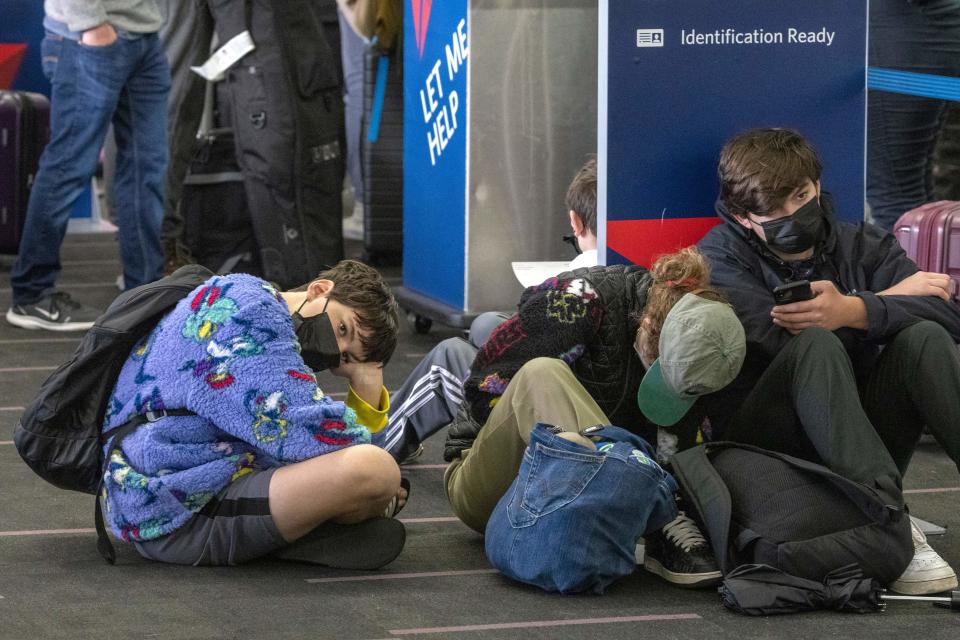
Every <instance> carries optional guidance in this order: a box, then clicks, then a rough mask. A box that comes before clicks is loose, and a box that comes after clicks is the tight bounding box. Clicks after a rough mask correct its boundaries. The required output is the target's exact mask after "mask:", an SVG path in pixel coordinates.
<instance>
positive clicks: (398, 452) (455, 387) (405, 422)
mask: <svg viewBox="0 0 960 640" xmlns="http://www.w3.org/2000/svg"><path fill="white" fill-rule="evenodd" d="M476 354H477V349H476V348H475V347H474V346H473V345H471V344H470V343H469V342H467V341H466V340H461V339H460V338H448V339H447V340H444V341H443V342H441V343H440V344H438V345H437V346H435V347H434V348H433V349H431V350H430V353H428V354H427V355H426V356H424V358H423V360H421V361H420V362H419V364H417V366H416V367H415V368H414V370H413V371H411V372H410V375H408V376H407V379H406V380H404V382H403V385H401V387H400V388H399V389H397V391H395V392H394V393H393V394H392V395H391V397H390V411H389V414H388V420H387V426H385V427H384V428H383V429H382V430H380V431H379V432H377V433H375V434H373V442H374V444H376V445H378V446H380V447H383V448H384V449H386V450H387V451H389V452H390V453H391V455H393V456H394V457H395V458H396V459H397V460H404V459H405V458H406V457H407V456H408V455H410V453H412V452H413V451H415V450H416V449H417V446H418V445H419V444H420V443H421V442H422V441H423V440H425V439H426V438H428V437H429V436H431V435H432V434H434V433H436V432H437V431H438V430H439V429H441V428H442V427H444V426H445V425H448V424H450V423H451V422H452V421H453V419H454V417H455V416H456V415H457V409H458V408H459V407H460V403H461V402H463V380H464V379H465V378H466V377H467V375H469V373H470V365H471V364H472V363H473V358H474V356H476Z"/></svg>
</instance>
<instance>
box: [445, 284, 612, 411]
mask: <svg viewBox="0 0 960 640" xmlns="http://www.w3.org/2000/svg"><path fill="white" fill-rule="evenodd" d="M601 302H602V301H601V300H600V299H599V298H598V296H597V294H596V292H595V291H594V289H593V286H592V285H591V284H590V282H588V281H587V280H585V279H583V278H564V279H558V278H548V279H547V280H546V281H544V282H543V283H542V284H540V285H538V286H536V287H530V288H528V289H527V290H526V291H524V293H523V297H522V298H521V299H520V306H519V311H518V313H516V314H514V315H513V316H512V317H511V318H510V319H509V320H507V321H506V322H504V323H503V324H501V325H500V326H499V327H497V328H496V330H494V332H493V333H492V334H490V338H489V339H488V340H487V341H486V343H484V345H483V346H482V347H481V348H480V350H479V351H478V352H477V356H476V358H475V359H474V361H473V365H472V366H471V367H470V377H469V378H468V379H467V381H466V382H465V383H464V393H465V399H466V401H467V402H468V403H469V406H470V413H471V414H472V416H473V418H474V419H475V420H476V421H477V422H478V423H480V424H483V423H484V422H485V421H486V419H487V416H489V415H490V411H491V409H493V406H494V405H495V404H496V403H497V401H498V400H499V399H500V396H501V395H503V392H504V391H505V390H506V388H507V385H508V384H509V383H510V380H511V379H512V378H513V376H514V375H516V373H517V371H519V370H520V367H522V366H523V365H524V364H526V363H527V362H528V361H530V360H532V359H533V358H537V357H541V356H546V357H552V358H560V359H561V360H563V361H564V362H566V363H567V364H568V365H571V364H573V363H574V361H576V360H577V359H578V358H579V357H580V356H582V355H583V353H584V352H585V351H586V348H587V345H588V344H589V343H590V342H591V341H592V340H593V339H594V336H595V335H596V333H597V329H598V328H599V327H600V322H601V320H602V318H603V306H602V304H601Z"/></svg>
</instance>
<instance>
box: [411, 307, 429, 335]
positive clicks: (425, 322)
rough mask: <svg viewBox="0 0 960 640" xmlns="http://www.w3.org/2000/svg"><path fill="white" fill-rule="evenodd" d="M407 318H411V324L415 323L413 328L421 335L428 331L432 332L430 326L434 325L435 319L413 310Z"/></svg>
mask: <svg viewBox="0 0 960 640" xmlns="http://www.w3.org/2000/svg"><path fill="white" fill-rule="evenodd" d="M407 320H409V321H410V324H412V325H413V330H414V331H416V332H417V333H419V334H420V335H426V334H427V333H430V327H432V326H433V320H431V319H430V318H425V317H423V316H421V315H418V314H415V313H413V312H409V313H408V314H407Z"/></svg>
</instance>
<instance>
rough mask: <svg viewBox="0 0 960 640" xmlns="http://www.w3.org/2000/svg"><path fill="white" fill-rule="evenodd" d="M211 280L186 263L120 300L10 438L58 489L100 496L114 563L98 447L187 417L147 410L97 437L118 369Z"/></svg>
mask: <svg viewBox="0 0 960 640" xmlns="http://www.w3.org/2000/svg"><path fill="white" fill-rule="evenodd" d="M212 276H213V273H211V272H210V271H208V270H207V269H205V268H204V267H201V266H198V265H189V266H186V267H183V268H181V269H178V270H177V271H176V272H174V273H173V274H172V275H170V276H167V277H166V278H163V279H161V280H158V281H156V282H152V283H150V284H145V285H142V286H140V287H136V288H135V289H131V290H129V291H125V292H124V293H122V294H120V295H119V296H117V298H116V299H115V300H114V301H113V302H112V303H111V304H110V306H109V307H108V308H107V310H106V311H105V312H104V313H103V315H102V316H100V317H99V318H97V321H96V323H95V324H94V325H93V327H92V328H91V329H90V330H89V331H87V333H86V334H84V336H83V338H81V340H80V344H79V346H78V347H77V350H76V351H75V352H74V354H73V357H72V358H71V359H70V360H69V361H67V362H66V363H64V364H62V365H61V366H60V367H59V368H58V369H57V370H56V371H54V372H53V374H52V375H51V376H50V377H49V378H47V380H46V381H45V382H44V383H43V385H42V386H41V387H40V391H39V392H38V393H37V396H36V398H34V400H33V402H31V403H30V405H29V406H28V407H27V408H26V410H25V411H24V412H23V415H22V416H21V417H20V421H19V422H18V423H17V427H16V430H15V431H14V434H13V441H14V444H15V445H16V447H17V451H18V452H19V453H20V457H21V458H23V460H24V462H26V463H27V465H28V466H29V467H30V468H31V469H33V471H34V472H35V473H36V474H37V475H39V476H40V477H41V478H43V479H44V480H46V481H47V482H50V483H51V484H53V485H55V486H57V487H59V488H61V489H69V490H72V491H82V492H84V493H90V494H94V495H97V501H96V505H95V510H96V514H95V517H96V522H97V532H98V534H99V536H100V540H99V541H98V547H99V548H100V551H101V554H103V555H104V557H105V558H106V559H107V560H108V561H110V562H111V563H112V562H113V558H114V554H113V548H112V546H111V545H110V542H109V540H108V539H107V538H106V534H105V530H104V528H103V520H102V514H101V512H100V504H99V500H100V496H99V493H100V484H101V482H102V474H103V469H104V457H103V445H104V444H105V443H106V442H107V440H109V439H110V438H114V444H115V445H119V443H120V441H121V440H122V439H123V438H124V437H126V435H128V434H129V433H131V432H132V431H133V430H134V429H136V428H137V427H138V426H140V425H141V424H144V423H145V422H149V421H153V420H157V419H159V418H160V417H162V416H164V415H191V414H192V412H191V411H188V410H185V409H178V410H170V411H165V412H162V413H160V414H155V413H148V414H145V415H141V416H136V417H134V418H133V419H131V420H130V421H128V422H126V423H125V424H123V425H121V426H119V427H116V428H115V429H111V430H110V431H108V432H106V433H103V434H101V432H100V431H101V428H102V426H103V420H104V416H105V415H106V410H107V403H108V402H109V401H110V395H111V394H112V393H113V387H114V385H115V384H116V381H117V376H118V375H119V374H120V369H121V368H122V367H123V364H124V362H126V360H127V357H128V356H129V355H130V351H131V350H132V349H133V346H134V345H135V344H136V343H137V341H138V340H140V339H141V338H143V337H144V336H146V335H147V334H149V333H150V331H152V330H153V328H154V327H156V325H157V324H158V323H159V322H160V319H161V318H162V317H163V316H164V315H165V314H166V313H167V312H168V311H170V310H171V309H172V308H173V307H174V306H176V304H177V303H178V302H180V301H181V300H182V299H183V298H184V297H185V296H186V295H187V294H188V293H190V292H191V291H192V290H193V289H195V288H197V287H198V286H200V285H201V284H202V283H203V282H205V281H206V280H207V279H208V278H210V277H212Z"/></svg>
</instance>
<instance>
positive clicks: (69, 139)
mask: <svg viewBox="0 0 960 640" xmlns="http://www.w3.org/2000/svg"><path fill="white" fill-rule="evenodd" d="M120 46H122V45H121V44H120V43H117V42H115V43H113V44H111V45H109V46H106V47H87V46H81V45H80V44H79V43H77V42H74V41H73V40H70V39H67V38H63V37H62V36H59V35H54V34H48V35H47V37H46V38H45V39H44V41H43V45H42V55H43V68H44V73H45V74H46V75H47V77H48V78H49V79H50V82H51V85H52V95H51V112H50V142H49V144H48V145H47V147H46V149H45V150H44V152H43V156H42V157H41V158H40V167H39V169H38V171H37V174H36V176H35V178H34V182H33V187H32V189H31V191H30V202H29V204H28V207H27V219H26V224H25V226H24V230H23V237H22V239H21V243H20V254H19V256H18V258H17V262H16V263H15V264H14V266H13V271H12V273H11V277H10V282H11V284H12V286H13V305H12V306H11V309H10V311H8V312H7V321H8V322H10V323H11V324H16V325H17V326H22V327H26V328H45V329H86V328H89V327H90V326H91V325H92V323H93V320H94V319H96V316H97V313H96V312H95V311H93V310H90V309H84V308H77V309H74V308H73V305H75V303H70V304H69V308H64V309H60V308H56V309H54V308H53V307H52V306H51V305H46V304H44V305H43V307H42V308H41V311H42V312H44V313H43V315H36V314H33V313H32V311H31V308H30V307H33V306H36V303H38V302H40V300H41V298H43V299H44V300H47V298H49V297H50V296H49V294H51V293H52V292H53V290H54V287H55V285H56V281H57V276H58V275H59V274H60V245H61V244H62V243H63V237H64V235H65V234H66V231H67V222H68V220H69V218H70V209H71V207H72V206H73V203H74V202H75V201H76V200H77V198H78V197H79V196H80V194H81V193H82V192H83V190H84V189H85V188H86V187H87V186H88V185H89V184H90V178H91V177H92V176H93V174H94V171H96V167H97V161H98V159H99V156H100V147H101V146H102V145H103V140H104V137H105V136H106V132H107V127H108V125H109V123H110V117H111V115H112V114H113V111H114V108H115V106H116V103H117V98H118V96H119V94H120V89H121V88H122V86H123V81H124V75H125V74H124V72H123V70H122V69H119V68H117V67H116V65H114V63H113V61H112V52H113V51H115V50H117V49H118V48H119V47H120ZM87 316H90V317H87ZM68 317H72V319H73V320H74V321H76V322H64V320H66V319H67V318H68ZM74 325H76V326H74ZM81 325H82V326H81Z"/></svg>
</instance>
